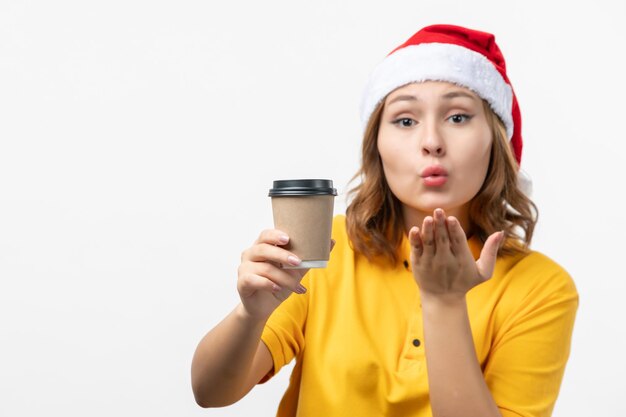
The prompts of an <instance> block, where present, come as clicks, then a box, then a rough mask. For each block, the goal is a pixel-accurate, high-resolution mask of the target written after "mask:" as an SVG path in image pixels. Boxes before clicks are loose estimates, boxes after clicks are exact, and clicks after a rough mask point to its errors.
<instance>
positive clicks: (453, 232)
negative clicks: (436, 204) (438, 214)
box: [446, 216, 469, 255]
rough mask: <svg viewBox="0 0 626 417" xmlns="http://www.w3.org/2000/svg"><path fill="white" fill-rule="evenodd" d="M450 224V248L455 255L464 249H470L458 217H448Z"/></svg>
mask: <svg viewBox="0 0 626 417" xmlns="http://www.w3.org/2000/svg"><path fill="white" fill-rule="evenodd" d="M446 223H447V226H448V236H450V250H451V251H452V253H453V254H455V255H460V254H462V253H463V251H464V249H467V250H469V246H468V245H467V236H465V232H464V231H463V228H462V227H461V223H459V221H458V220H457V218H456V217H453V216H450V217H448V218H447V219H446Z"/></svg>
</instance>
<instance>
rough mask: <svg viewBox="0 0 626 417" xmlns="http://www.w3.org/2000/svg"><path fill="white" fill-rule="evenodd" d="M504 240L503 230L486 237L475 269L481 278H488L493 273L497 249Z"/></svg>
mask: <svg viewBox="0 0 626 417" xmlns="http://www.w3.org/2000/svg"><path fill="white" fill-rule="evenodd" d="M503 241H504V232H503V231H500V232H496V233H494V234H492V235H491V236H489V237H488V238H487V241H486V242H485V245H484V246H483V250H482V251H480V258H478V260H477V261H476V269H477V270H478V274H479V275H480V277H481V278H482V279H483V280H485V281H486V280H488V279H489V278H491V275H492V274H493V270H494V268H495V266H496V259H497V257H498V249H499V248H500V244H501V243H502V242H503Z"/></svg>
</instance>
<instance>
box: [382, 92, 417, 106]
mask: <svg viewBox="0 0 626 417" xmlns="http://www.w3.org/2000/svg"><path fill="white" fill-rule="evenodd" d="M398 101H419V99H418V98H417V97H415V96H412V95H409V94H405V95H402V96H398V97H394V98H393V99H392V100H391V101H390V102H389V103H387V105H390V104H393V103H396V102H398Z"/></svg>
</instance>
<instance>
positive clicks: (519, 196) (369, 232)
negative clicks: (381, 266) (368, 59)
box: [346, 100, 538, 264]
mask: <svg viewBox="0 0 626 417" xmlns="http://www.w3.org/2000/svg"><path fill="white" fill-rule="evenodd" d="M483 108H484V110H485V114H486V118H487V123H488V124H489V127H490V129H491V132H492V134H493V144H492V146H491V156H490V162H489V168H488V170H487V175H486V178H485V181H484V183H483V185H482V187H481V188H480V190H479V191H478V193H477V194H476V196H474V198H473V199H472V200H471V201H470V204H469V221H470V226H471V230H472V232H473V235H474V236H476V237H477V238H478V239H480V241H481V242H483V243H484V242H485V241H486V240H487V237H489V235H491V234H492V233H494V232H497V231H500V230H503V231H504V233H505V235H506V237H507V239H506V242H505V244H504V245H503V246H502V247H501V248H500V252H499V254H501V255H513V254H517V253H526V252H528V247H529V245H530V241H531V240H532V236H533V231H534V229H535V225H536V223H537V216H538V211H537V206H536V205H535V204H534V203H533V202H532V200H530V199H529V198H528V197H527V196H526V195H525V194H524V193H523V192H522V191H521V190H520V188H519V187H518V183H517V172H518V169H519V167H518V164H517V161H516V160H515V157H514V155H513V152H512V150H511V147H510V145H509V141H508V138H507V135H506V128H505V127H504V124H503V123H502V121H501V120H500V118H499V117H498V116H497V115H496V114H495V113H494V112H493V110H491V108H490V107H489V104H488V103H487V102H486V101H484V100H483ZM383 109H384V100H383V101H382V102H381V103H380V104H379V105H378V106H377V107H376V109H375V110H374V112H373V113H372V116H371V117H370V119H369V122H368V124H367V127H366V129H365V133H364V135H363V146H362V155H361V167H360V169H359V170H358V171H357V173H356V174H355V175H354V177H353V178H352V180H351V182H352V181H355V180H357V179H360V183H359V184H357V185H356V186H354V187H353V188H352V189H350V191H349V192H348V197H349V199H350V202H349V205H348V207H347V209H346V226H347V232H348V236H349V238H350V241H351V244H352V247H353V248H354V250H355V251H356V252H359V253H361V254H363V255H364V256H366V257H367V258H368V259H369V260H370V261H374V260H376V259H381V258H382V259H386V260H388V261H389V262H391V263H393V264H395V263H397V262H398V261H399V254H398V248H399V247H400V244H401V242H402V239H403V235H404V233H405V231H404V223H403V217H402V205H401V203H400V201H399V200H398V199H397V198H396V197H395V196H394V195H393V193H392V192H391V189H390V188H389V186H388V184H387V180H386V179H385V175H384V172H383V167H382V161H381V159H380V155H379V153H378V147H377V139H378V129H379V125H380V120H381V116H382V113H383Z"/></svg>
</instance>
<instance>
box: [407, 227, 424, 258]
mask: <svg viewBox="0 0 626 417" xmlns="http://www.w3.org/2000/svg"><path fill="white" fill-rule="evenodd" d="M409 243H410V244H411V254H412V255H415V256H416V257H418V258H419V257H420V256H422V253H423V252H424V244H423V243H422V238H421V237H420V228H419V227H417V226H413V227H411V230H409ZM416 260H417V259H414V261H416Z"/></svg>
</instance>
